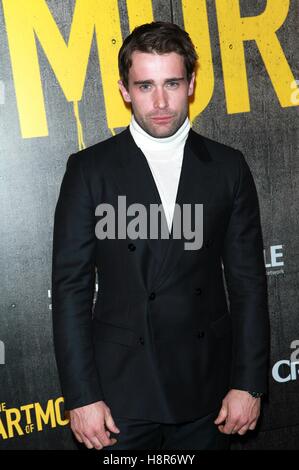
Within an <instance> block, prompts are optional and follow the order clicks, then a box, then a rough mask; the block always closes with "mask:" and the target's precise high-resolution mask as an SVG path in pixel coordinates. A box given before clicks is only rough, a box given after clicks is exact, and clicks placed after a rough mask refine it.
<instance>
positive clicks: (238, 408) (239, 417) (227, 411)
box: [214, 389, 261, 435]
mask: <svg viewBox="0 0 299 470" xmlns="http://www.w3.org/2000/svg"><path fill="white" fill-rule="evenodd" d="M260 409H261V399H260V398H253V397H252V396H251V395H250V393H248V392H245V391H244V390H236V389H232V390H230V391H229V392H228V394H227V395H226V396H225V397H224V399H223V401H222V407H221V410H220V412H219V415H218V416H217V418H216V420H215V421H214V423H215V424H217V425H218V429H219V431H220V432H222V433H224V434H235V433H238V434H240V435H243V434H245V433H246V432H247V431H248V429H250V430H251V431H252V430H253V429H254V428H255V426H256V423H257V420H258V417H259V415H260Z"/></svg>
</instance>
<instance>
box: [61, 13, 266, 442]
mask: <svg viewBox="0 0 299 470" xmlns="http://www.w3.org/2000/svg"><path fill="white" fill-rule="evenodd" d="M196 60H197V55H196V52H195V50H194V47H193V44H192V42H191V40H190V38H189V35H188V34H187V33H186V32H185V31H183V30H182V29H180V28H179V27H178V26H176V25H174V24H170V23H164V22H153V23H151V24H145V25H142V26H140V27H138V28H136V29H135V30H134V31H133V32H132V33H131V34H130V35H129V36H128V37H127V38H126V40H125V41H124V44H123V45H122V47H121V49H120V52H119V70H120V77H121V79H120V80H119V88H120V91H121V93H122V96H123V98H124V101H125V102H126V103H130V105H131V107H132V120H131V123H130V126H128V127H127V128H126V129H125V130H124V131H123V132H121V133H119V134H118V135H116V136H114V137H112V138H110V139H108V140H106V141H104V142H101V143H98V144H96V145H94V146H93V147H90V148H88V149H86V150H83V151H81V152H79V153H77V154H76V155H72V156H71V157H70V158H69V160H68V163H67V171H66V173H65V175H64V178H63V182H62V186H61V190H60V195H59V200H58V203H57V207H56V212H55V226H54V245H53V279H52V283H53V284H52V290H53V292H52V295H53V327H54V343H55V351H56V358H57V364H58V370H59V375H60V380H61V385H62V390H63V393H64V396H65V405H66V408H67V409H68V410H70V420H71V428H72V430H73V432H74V434H75V436H76V438H77V439H78V441H79V442H82V443H84V444H85V445H86V446H87V447H88V448H93V447H94V448H96V449H102V448H106V449H112V448H113V449H160V448H161V449H224V448H227V446H228V436H229V435H230V434H233V433H238V434H240V435H243V434H244V433H245V432H247V431H248V430H253V429H254V428H255V426H256V423H257V420H258V417H259V414H260V401H261V398H260V396H261V394H263V393H265V392H266V391H267V360H268V336H269V332H268V313H267V290H266V276H265V267H264V259H263V243H262V234H261V226H260V216H259V207H258V199H257V194H256V189H255V185H254V182H253V178H252V176H251V173H250V170H249V168H248V165H247V163H246V161H245V159H244V157H243V155H242V154H241V153H240V152H239V151H238V150H234V149H232V148H230V147H228V146H225V145H222V144H220V143H217V142H215V141H212V140H210V139H207V138H205V137H202V136H200V135H199V134H197V133H195V132H194V131H193V130H192V129H190V122H189V119H188V101H189V97H191V96H192V95H193V91H194V83H195V65H196ZM119 196H122V197H124V196H125V197H126V200H125V201H126V205H127V206H129V208H131V209H130V211H128V213H130V215H131V216H132V215H133V212H134V210H136V207H137V206H136V204H139V206H138V207H142V208H145V209H146V218H145V219H143V223H141V224H140V225H142V227H145V226H146V225H147V222H148V221H150V222H151V223H152V224H155V223H156V222H153V220H152V218H151V217H149V216H148V215H149V212H150V209H151V206H152V205H155V204H156V205H159V206H160V207H162V209H163V210H162V211H161V213H160V214H161V218H162V222H163V221H164V227H165V224H167V227H168V235H169V237H168V238H167V237H162V236H161V233H162V232H159V234H160V236H159V237H158V238H153V237H152V238H151V237H150V236H149V235H148V233H147V236H146V237H139V238H138V237H134V236H129V235H128V232H129V231H128V232H126V233H125V235H123V236H122V237H121V236H119V237H117V236H115V237H113V236H112V237H110V238H108V237H107V238H104V237H102V236H101V230H100V229H101V228H102V229H103V224H102V222H103V218H102V219H101V217H100V216H101V215H104V212H105V210H106V214H108V212H109V210H110V209H109V208H111V207H113V210H114V212H115V220H116V221H117V223H118V225H122V224H123V217H122V215H121V209H120V207H119V200H120V199H119ZM122 201H123V200H122ZM103 204H104V206H101V205H103ZM133 204H135V205H133ZM184 205H185V206H187V205H189V207H191V208H192V209H194V210H191V211H190V214H191V215H190V217H191V218H189V221H190V220H191V223H192V227H194V226H195V228H196V230H195V231H194V232H196V231H197V232H199V231H200V230H201V231H202V243H200V246H198V247H196V249H194V247H191V248H190V247H189V248H190V249H186V239H187V238H188V237H187V236H184V234H185V232H184V231H183V232H184V233H183V234H182V235H181V237H179V236H177V233H175V229H177V220H176V219H175V216H176V215H177V214H179V213H180V211H178V212H176V208H177V207H178V208H181V209H183V208H184ZM200 205H202V206H201V207H202V219H201V220H202V223H201V224H199V223H198V218H197V217H196V214H198V212H196V208H197V209H198V207H200ZM103 208H104V209H105V210H103ZM133 209H134V210H133ZM109 213H110V219H111V214H112V215H113V211H112V212H111V211H110V212H109ZM181 213H183V215H184V212H183V211H181ZM187 219H188V218H187ZM110 222H111V220H108V219H106V220H105V223H106V228H107V226H108V225H109V226H110V228H111V227H113V223H112V225H111V224H110ZM131 222H132V220H131ZM162 222H161V223H162ZM101 224H102V225H101ZM182 224H183V226H184V224H185V225H186V219H184V218H182ZM104 225H105V224H104ZM142 227H141V228H142ZM131 228H132V227H131ZM135 228H136V225H135ZM139 228H140V227H139ZM183 228H184V227H183ZM122 230H123V227H122ZM131 232H132V231H131ZM118 233H119V232H118ZM122 233H123V232H122ZM189 238H190V237H189ZM222 264H223V267H224V274H225V278H226V283H227V289H228V297H229V299H228V300H229V306H228V303H227V300H226V294H225V288H224V282H223V271H222ZM95 268H96V269H97V272H98V278H99V292H98V295H97V299H96V304H95V307H94V311H93V316H92V306H93V292H94V282H95Z"/></svg>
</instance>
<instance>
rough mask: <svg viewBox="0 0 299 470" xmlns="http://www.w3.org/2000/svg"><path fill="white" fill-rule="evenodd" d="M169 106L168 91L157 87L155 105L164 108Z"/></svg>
mask: <svg viewBox="0 0 299 470" xmlns="http://www.w3.org/2000/svg"><path fill="white" fill-rule="evenodd" d="M167 106H168V98H167V92H166V91H165V90H164V89H159V88H157V89H156V91H155V96H154V107H155V108H158V109H164V108H167Z"/></svg>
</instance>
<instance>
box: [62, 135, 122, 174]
mask: <svg viewBox="0 0 299 470" xmlns="http://www.w3.org/2000/svg"><path fill="white" fill-rule="evenodd" d="M127 129H128V128H126V129H124V130H123V131H121V132H119V133H118V134H116V135H113V136H111V137H108V139H105V140H102V141H101V142H97V143H95V144H94V145H91V146H89V147H87V148H85V149H82V150H79V151H78V152H74V153H73V154H72V155H70V157H69V159H76V160H77V162H78V164H79V165H82V167H85V168H86V167H89V166H90V165H92V166H93V165H94V164H97V165H101V164H103V165H105V164H106V162H108V161H109V162H111V159H115V158H117V155H118V152H117V151H116V150H117V149H119V148H123V147H122V146H123V145H124V143H125V139H126V131H127ZM120 146H121V147H120Z"/></svg>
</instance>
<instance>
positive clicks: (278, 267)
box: [264, 245, 284, 276]
mask: <svg viewBox="0 0 299 470" xmlns="http://www.w3.org/2000/svg"><path fill="white" fill-rule="evenodd" d="M264 259H265V266H266V268H267V270H266V273H267V275H268V276H273V275H274V276H277V275H278V274H284V269H283V267H284V260H283V245H271V246H270V247H269V248H268V249H264Z"/></svg>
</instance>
